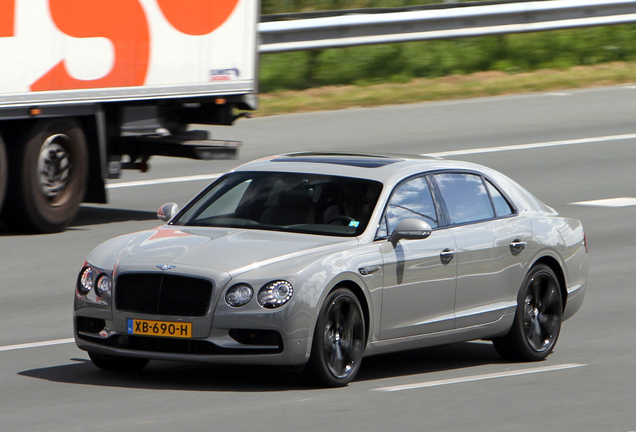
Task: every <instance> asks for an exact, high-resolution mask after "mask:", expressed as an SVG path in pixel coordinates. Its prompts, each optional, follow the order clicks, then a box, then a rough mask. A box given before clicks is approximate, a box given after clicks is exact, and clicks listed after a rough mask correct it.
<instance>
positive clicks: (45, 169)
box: [2, 118, 88, 233]
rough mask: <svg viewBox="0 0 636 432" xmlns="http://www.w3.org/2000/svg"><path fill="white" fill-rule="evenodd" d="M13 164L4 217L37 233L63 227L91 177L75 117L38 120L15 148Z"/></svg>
mask: <svg viewBox="0 0 636 432" xmlns="http://www.w3.org/2000/svg"><path fill="white" fill-rule="evenodd" d="M10 150H11V151H10V153H9V158H10V161H11V166H13V167H16V169H14V170H12V171H11V172H10V173H9V188H8V191H7V198H8V200H9V202H10V203H11V204H10V205H6V206H4V208H3V210H2V218H3V220H4V221H5V222H6V223H7V224H9V225H10V226H11V227H13V228H16V229H19V230H24V231H32V232H41V233H51V232H58V231H62V230H64V228H66V227H67V226H68V224H69V223H71V221H72V220H73V218H74V217H75V215H76V214H77V211H78V210H79V206H80V204H81V202H82V201H83V199H84V193H85V192H86V184H87V179H88V149H87V147H86V138H85V136H84V132H83V131H82V128H81V126H80V123H79V122H78V121H77V120H76V119H74V118H64V119H50V120H41V121H38V122H36V123H35V124H34V125H33V127H32V128H31V130H30V131H29V132H28V133H27V135H26V139H25V144H24V146H23V147H22V148H20V146H17V145H15V143H14V145H13V146H12V149H10Z"/></svg>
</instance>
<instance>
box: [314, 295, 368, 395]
mask: <svg viewBox="0 0 636 432" xmlns="http://www.w3.org/2000/svg"><path fill="white" fill-rule="evenodd" d="M365 335H366V330H365V325H364V315H363V313H362V308H361V306H360V302H359V301H358V299H357V297H356V296H355V294H353V293H352V292H351V291H350V290H348V289H346V288H339V289H336V290H335V291H333V292H332V293H330V294H329V296H327V299H326V300H325V303H324V304H323V305H322V308H321V309H320V313H319V314H318V320H317V323H316V329H315V331H314V338H313V344H312V348H311V356H310V358H309V363H308V364H307V367H306V368H305V376H306V378H307V379H309V380H310V381H312V382H314V383H318V384H321V385H324V386H326V387H343V386H346V385H347V384H349V383H350V382H351V381H352V380H353V378H354V377H355V375H356V373H357V372H358V369H359V368H360V362H361V361H362V354H363V352H364V348H365V337H366V336H365Z"/></svg>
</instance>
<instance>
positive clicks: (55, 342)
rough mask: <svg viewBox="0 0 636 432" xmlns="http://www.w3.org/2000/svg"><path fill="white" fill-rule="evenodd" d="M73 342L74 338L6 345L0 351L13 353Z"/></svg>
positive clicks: (0, 347)
mask: <svg viewBox="0 0 636 432" xmlns="http://www.w3.org/2000/svg"><path fill="white" fill-rule="evenodd" d="M71 342H75V339H73V338H68V339H55V340H50V341H43V342H31V343H25V344H18V345H5V346H0V351H13V350H19V349H26V348H38V347H45V346H51V345H62V344H68V343H71Z"/></svg>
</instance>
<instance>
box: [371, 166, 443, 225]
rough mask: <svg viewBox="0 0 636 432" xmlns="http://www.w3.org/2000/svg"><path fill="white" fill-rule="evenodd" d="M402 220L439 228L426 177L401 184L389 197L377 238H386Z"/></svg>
mask: <svg viewBox="0 0 636 432" xmlns="http://www.w3.org/2000/svg"><path fill="white" fill-rule="evenodd" d="M403 219H419V220H423V221H425V222H426V223H428V224H429V225H430V226H431V228H436V227H437V226H439V221H438V217H437V212H436V211H435V204H434V203H433V197H432V195H431V190H430V189H429V186H428V182H427V181H426V177H418V178H415V179H413V180H409V181H407V182H406V183H403V184H401V185H400V186H398V188H397V189H396V190H395V192H394V193H393V196H391V199H390V200H389V204H388V206H387V210H386V214H385V217H383V218H382V223H381V225H380V230H379V232H378V235H379V236H388V235H390V234H391V232H393V230H394V229H395V227H396V226H397V224H398V223H399V222H400V221H401V220H403Z"/></svg>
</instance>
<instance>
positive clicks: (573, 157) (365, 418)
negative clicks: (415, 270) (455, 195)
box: [0, 86, 636, 432]
mask: <svg viewBox="0 0 636 432" xmlns="http://www.w3.org/2000/svg"><path fill="white" fill-rule="evenodd" d="M635 99H636V87H635V88H632V87H629V86H621V87H612V88H602V89H590V90H582V91H575V92H567V93H542V94H531V95H521V96H510V97H497V98H486V99H474V100H465V101H454V102H440V103H427V104H421V105H404V106H392V107H382V108H375V109H350V110H345V111H339V112H321V113H313V114H299V115H288V116H280V117H271V118H255V119H251V120H245V119H244V120H240V121H239V123H238V124H237V125H236V126H235V127H232V128H220V127H219V128H214V129H213V132H214V135H215V136H216V137H219V138H233V139H241V140H243V141H244V147H243V149H242V153H241V157H240V160H239V161H231V162H217V163H207V162H198V161H188V160H176V159H161V158H159V159H157V160H156V161H151V165H152V170H151V171H150V172H149V173H146V174H140V173H136V172H126V173H125V175H124V176H123V177H122V178H121V179H120V180H117V181H113V182H112V187H111V189H109V195H110V200H111V202H110V204H108V205H106V206H91V205H87V206H84V207H82V210H81V212H80V214H79V217H78V218H77V220H76V222H75V223H74V224H73V226H72V227H71V228H70V229H68V230H67V231H66V232H64V233H61V234H54V235H37V236H35V235H34V236H25V235H16V234H13V233H10V232H7V231H6V230H3V229H2V228H0V254H1V260H0V263H1V265H2V269H1V270H0V430H2V431H57V430H60V431H90V432H97V431H112V430H122V431H123V430H125V431H199V430H212V431H221V430H226V431H239V430H240V431H248V430H259V431H290V430H299V431H314V430H316V431H320V430H338V431H345V430H353V431H360V430H364V431H392V432H394V431H414V430H428V431H466V430H470V431H536V430H554V431H617V432H623V431H632V430H634V429H636V411H635V410H634V400H636V362H635V361H634V352H635V351H636V349H635V347H636V332H635V331H634V330H635V328H634V327H635V325H634V311H635V310H636V296H635V295H634V294H633V293H634V282H633V281H634V279H635V275H636V266H635V265H634V263H635V262H636V247H635V246H634V244H635V243H636V241H635V240H636V230H635V229H634V220H636V207H634V206H625V207H600V206H583V205H573V204H572V203H574V202H581V201H590V200H601V199H610V198H618V197H634V198H636V177H635V176H634V172H635V171H636V170H635V169H634V163H635V162H636V157H634V155H633V152H634V151H635V150H636V135H632V134H636V121H635V114H636V101H635ZM527 144H531V145H529V146H525V147H524V146H522V145H527ZM503 146H512V148H508V149H506V150H505V151H503V150H504V149H502V147H503ZM475 149H490V150H488V152H485V153H476V150H475ZM300 150H326V151H335V150H348V151H378V152H386V151H390V152H401V153H415V154H425V153H440V152H447V151H460V150H467V151H463V152H459V153H458V154H456V155H454V156H453V157H454V158H457V159H462V160H469V161H474V162H477V163H482V164H485V165H488V166H491V167H493V168H495V169H498V170H500V171H502V172H504V173H506V174H508V175H509V176H511V177H512V178H514V179H516V180H517V181H518V182H519V183H521V184H522V185H524V186H525V187H527V188H528V189H529V190H530V191H532V192H533V193H534V194H535V195H537V196H538V197H539V198H540V199H541V200H543V201H544V202H546V203H547V204H549V205H551V206H553V207H554V208H556V209H557V210H558V211H559V212H561V213H562V214H565V215H569V216H573V217H576V218H579V219H581V220H582V221H583V224H584V226H585V228H586V232H587V237H588V242H589V245H590V260H591V261H590V274H589V291H588V294H587V297H586V300H585V303H584V305H583V308H582V309H581V310H580V312H579V313H578V314H577V315H575V316H574V317H573V318H572V319H571V320H569V321H567V322H565V323H564V326H563V329H562V332H561V336H560V338H559V342H558V344H557V347H556V349H555V352H554V353H553V354H552V355H551V356H550V357H549V358H548V359H547V360H546V361H544V362H541V363H539V364H537V363H532V364H523V363H522V364H517V363H506V362H504V361H502V360H501V359H500V358H499V357H498V356H497V354H496V353H495V351H494V349H493V348H492V346H491V345H490V344H488V343H462V344H453V345H447V346H443V347H436V348H429V349H423V350H417V351H412V352H407V353H400V354H393V355H383V356H377V357H371V358H366V359H365V360H364V362H363V364H362V368H361V370H360V373H359V375H358V377H357V379H356V380H355V381H354V382H353V383H352V384H350V385H349V386H348V387H346V388H342V389H334V390H317V389H311V388H307V387H303V386H302V384H301V383H299V382H298V380H297V379H296V377H295V376H293V375H286V374H284V373H282V372H280V371H278V370H276V369H268V368H258V367H236V366H210V365H200V364H186V363H163V362H151V363H150V365H149V366H148V367H147V368H146V369H145V370H144V371H143V372H142V373H140V374H137V375H113V374H109V373H105V372H102V371H100V370H98V369H96V368H95V367H94V366H92V364H91V363H90V362H89V361H88V357H87V355H86V353H84V352H83V351H80V350H79V349H77V348H76V347H75V345H74V344H73V343H69V342H68V338H71V337H72V329H71V313H72V295H73V294H72V293H73V284H74V282H75V279H76V276H77V272H78V271H79V269H80V266H81V265H82V262H83V259H84V257H85V256H86V254H87V253H88V252H89V251H90V250H91V249H92V248H93V247H95V246H96V245H97V244H99V243H100V242H102V241H104V240H106V239H108V238H110V237H113V236H117V235H120V234H124V233H128V232H131V231H136V230H141V229H145V228H150V227H154V226H157V225H158V224H159V222H158V221H157V220H156V219H155V215H154V214H155V211H156V209H157V208H158V207H159V206H160V205H161V204H163V203H165V202H168V201H174V202H177V203H178V204H179V205H183V204H185V203H186V202H187V201H188V199H189V198H190V197H191V196H192V195H194V194H195V193H196V192H197V191H198V190H200V189H201V188H203V187H204V186H205V185H206V184H207V181H201V180H198V181H179V182H166V180H165V179H170V178H174V177H182V176H193V175H199V174H213V173H220V172H223V171H225V170H228V169H231V168H232V167H233V166H235V165H237V164H239V163H242V162H245V161H248V160H251V159H254V158H257V157H262V156H266V155H270V154H275V153H280V152H289V151H300ZM142 180H143V181H145V180H153V181H155V182H156V184H152V185H145V186H142V185H140V184H138V183H135V182H138V181H142ZM55 341H57V342H55ZM38 342H43V343H42V344H41V345H38V344H35V345H36V346H33V345H25V344H30V343H38ZM401 385H406V386H407V387H405V388H404V387H395V386H401ZM413 385H414V386H413ZM386 390H394V391H386Z"/></svg>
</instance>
